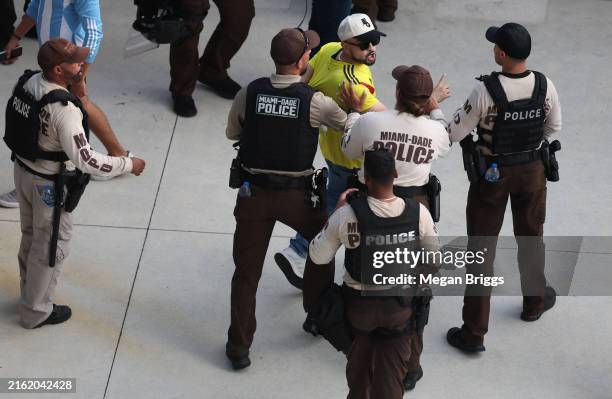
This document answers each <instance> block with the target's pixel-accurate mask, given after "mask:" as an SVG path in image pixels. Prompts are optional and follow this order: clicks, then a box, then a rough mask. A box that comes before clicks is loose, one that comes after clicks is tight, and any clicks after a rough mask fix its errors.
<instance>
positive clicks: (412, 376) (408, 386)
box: [403, 366, 423, 391]
mask: <svg viewBox="0 0 612 399" xmlns="http://www.w3.org/2000/svg"><path fill="white" fill-rule="evenodd" d="M421 378H423V369H422V368H421V366H419V369H418V370H417V371H415V372H413V373H410V372H409V373H406V377H404V381H403V382H404V390H406V391H412V390H413V389H414V387H415V386H416V383H417V381H419V380H420V379H421Z"/></svg>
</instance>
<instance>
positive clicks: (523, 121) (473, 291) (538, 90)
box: [447, 23, 561, 352]
mask: <svg viewBox="0 0 612 399" xmlns="http://www.w3.org/2000/svg"><path fill="white" fill-rule="evenodd" d="M486 38H487V40H489V41H490V42H492V43H494V44H495V47H494V49H493V53H494V56H495V62H496V63H497V64H498V65H500V66H501V68H502V70H501V72H493V73H492V74H491V75H488V76H483V77H481V78H479V81H478V82H477V83H476V85H475V86H474V89H473V90H472V93H471V94H470V96H469V98H468V99H467V101H466V102H465V103H464V105H463V106H462V107H461V108H459V109H458V110H457V112H456V113H455V114H454V116H453V120H452V121H451V122H450V125H449V133H450V137H451V140H452V141H454V142H456V141H461V145H462V147H464V151H465V154H464V155H467V156H468V157H469V156H472V155H473V158H471V159H474V160H475V163H476V164H477V165H478V167H477V168H476V169H477V170H472V168H470V167H469V165H470V164H471V163H469V164H468V165H467V166H466V170H468V171H469V172H470V176H471V177H470V179H471V183H470V189H469V193H468V200H467V209H466V216H467V234H468V236H469V240H468V249H470V250H473V251H479V250H483V249H484V248H486V249H487V252H486V256H485V262H484V263H483V264H482V265H477V264H472V265H470V266H468V267H467V270H466V272H467V273H472V274H474V275H479V274H483V275H484V276H492V275H493V260H494V258H495V247H496V245H497V236H498V234H499V232H500V230H501V227H502V223H503V220H504V213H505V210H506V204H507V202H508V198H510V203H511V207H512V218H513V225H514V234H515V236H516V240H517V244H518V264H519V271H520V274H521V287H522V290H523V311H522V313H521V315H520V317H521V319H522V320H524V321H528V322H529V321H535V320H538V319H539V318H540V316H541V315H542V314H543V313H544V312H545V311H547V310H549V309H550V308H552V306H553V305H554V303H555V297H556V293H555V291H554V289H553V288H552V287H550V286H547V283H546V278H545V276H544V241H543V238H542V236H543V232H544V218H545V214H546V179H547V176H546V175H545V167H546V164H545V163H544V162H543V159H544V158H545V157H543V155H542V154H543V150H545V149H546V146H547V142H546V141H545V140H546V139H548V138H549V137H550V136H551V135H553V134H554V133H556V132H558V131H559V130H561V106H560V104H559V99H558V96H557V91H556V89H555V86H554V85H553V83H552V81H551V80H550V79H548V78H547V77H545V76H544V75H543V74H541V73H539V72H537V71H533V70H529V69H528V68H527V57H529V54H530V52H531V36H530V35H529V32H528V31H527V29H525V27H523V26H522V25H519V24H517V23H507V24H505V25H503V26H501V27H499V28H498V27H491V28H489V29H488V30H487V32H486ZM474 128H477V141H476V142H474V140H473V138H472V136H471V135H469V134H470V132H471V131H472V130H473V129H474ZM493 163H496V164H497V166H498V168H499V173H500V176H499V178H498V179H497V180H496V179H489V180H487V179H485V177H484V176H483V175H484V171H486V170H487V168H490V167H491V166H492V164H493ZM490 296H491V288H490V287H482V286H478V285H468V286H467V287H466V291H465V297H464V302H463V326H462V327H460V328H459V327H454V328H451V329H450V330H449V331H448V334H447V340H448V342H449V343H450V344H451V345H452V346H455V347H457V348H459V349H461V350H463V351H465V352H482V351H484V350H485V347H484V336H485V334H486V333H487V330H488V326H489V311H490V300H491V297H490Z"/></svg>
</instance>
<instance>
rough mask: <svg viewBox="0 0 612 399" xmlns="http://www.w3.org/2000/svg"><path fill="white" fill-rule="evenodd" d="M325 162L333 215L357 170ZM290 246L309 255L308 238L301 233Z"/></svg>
mask: <svg viewBox="0 0 612 399" xmlns="http://www.w3.org/2000/svg"><path fill="white" fill-rule="evenodd" d="M325 162H327V167H328V168H329V174H328V179H327V214H328V215H331V213H332V212H333V211H334V209H335V208H336V204H337V203H338V198H340V194H342V193H343V192H344V191H346V189H347V185H348V182H347V180H348V178H349V176H350V175H352V174H354V173H356V171H357V170H356V169H348V168H345V167H342V166H338V165H335V164H333V163H331V162H329V161H328V160H325ZM289 246H290V247H291V248H293V249H294V250H295V252H297V253H298V255H300V256H301V257H303V258H306V256H307V255H308V240H306V239H305V238H304V237H302V236H301V235H299V234H296V235H295V237H294V238H292V239H290V240H289Z"/></svg>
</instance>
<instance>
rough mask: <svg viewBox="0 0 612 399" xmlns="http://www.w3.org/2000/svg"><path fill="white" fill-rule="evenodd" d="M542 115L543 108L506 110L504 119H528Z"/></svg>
mask: <svg viewBox="0 0 612 399" xmlns="http://www.w3.org/2000/svg"><path fill="white" fill-rule="evenodd" d="M540 116H542V108H538V109H532V110H529V111H516V112H505V113H504V120H505V121H507V120H510V119H511V120H513V121H524V120H526V119H535V118H539V117H540Z"/></svg>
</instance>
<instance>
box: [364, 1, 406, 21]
mask: <svg viewBox="0 0 612 399" xmlns="http://www.w3.org/2000/svg"><path fill="white" fill-rule="evenodd" d="M353 7H358V8H360V9H362V10H367V11H366V14H368V16H369V17H370V19H371V20H372V21H376V19H377V18H378V10H379V9H383V8H384V9H391V10H393V11H394V12H395V11H396V10H397V0H353Z"/></svg>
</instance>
